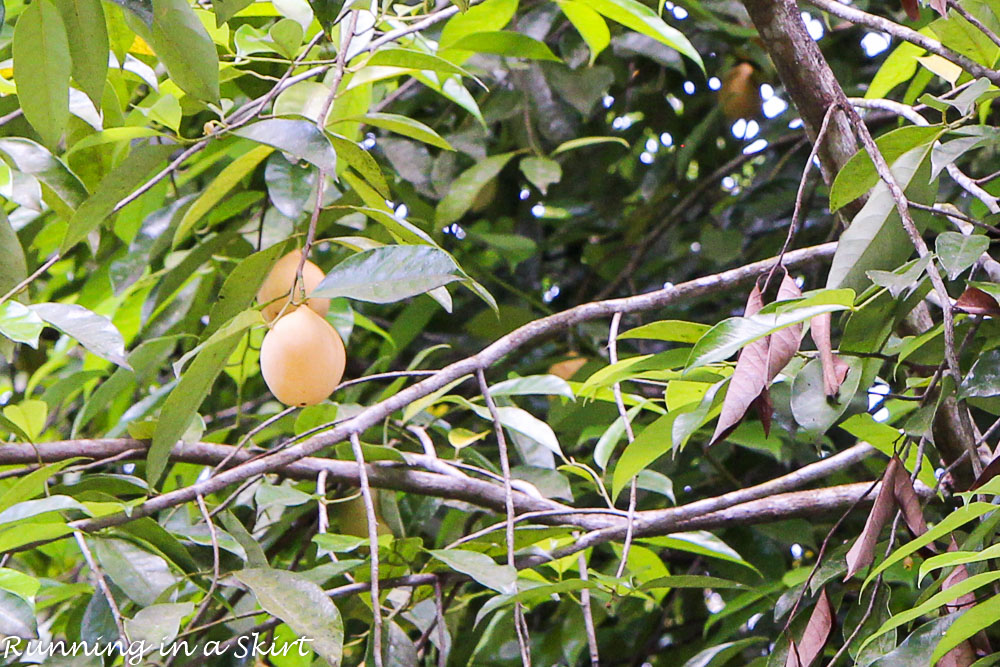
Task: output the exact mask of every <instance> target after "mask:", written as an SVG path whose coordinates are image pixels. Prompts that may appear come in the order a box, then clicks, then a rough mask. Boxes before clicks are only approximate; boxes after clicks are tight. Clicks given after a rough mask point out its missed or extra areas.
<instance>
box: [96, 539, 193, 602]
mask: <svg viewBox="0 0 1000 667" xmlns="http://www.w3.org/2000/svg"><path fill="white" fill-rule="evenodd" d="M87 541H88V542H90V543H91V544H92V550H93V552H94V556H95V557H96V558H97V562H98V564H99V565H100V566H101V568H102V569H103V570H104V573H105V574H106V575H107V576H108V577H110V579H111V581H113V582H114V583H115V585H117V586H118V587H119V588H121V589H122V591H123V592H124V593H125V594H126V595H128V596H129V597H130V598H131V599H132V600H134V601H135V602H137V603H139V604H140V605H142V606H143V607H149V606H152V605H154V604H156V602H157V600H158V598H159V597H160V595H161V594H162V593H163V592H164V591H166V590H167V589H169V588H172V587H173V586H176V585H177V583H178V576H177V575H176V574H174V573H173V572H172V571H171V569H170V565H169V564H168V563H167V561H166V560H165V559H164V558H162V557H161V556H159V555H158V554H155V553H152V552H151V551H147V550H146V549H143V548H141V547H139V546H137V545H136V544H133V543H132V542H130V541H128V540H123V539H121V538H117V537H115V538H104V537H93V538H87Z"/></svg>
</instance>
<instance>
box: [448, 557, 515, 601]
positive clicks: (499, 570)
mask: <svg viewBox="0 0 1000 667" xmlns="http://www.w3.org/2000/svg"><path fill="white" fill-rule="evenodd" d="M429 553H430V555H431V556H433V557H434V558H436V559H437V560H439V561H441V562H442V563H444V564H445V565H447V566H448V567H450V568H451V569H453V570H455V571H456V572H461V573H462V574H466V575H468V576H470V577H472V578H473V579H475V580H476V581H477V582H479V583H480V584H482V585H483V586H486V587H487V588H491V589H493V590H495V591H496V592H498V593H505V594H508V595H509V594H512V593H515V592H516V591H517V570H515V569H514V568H512V567H511V566H509V565H497V563H496V562H494V560H493V559H492V558H490V557H489V556H487V555H486V554H481V553H478V552H475V551H465V550H462V549H433V550H431V551H430V552H429Z"/></svg>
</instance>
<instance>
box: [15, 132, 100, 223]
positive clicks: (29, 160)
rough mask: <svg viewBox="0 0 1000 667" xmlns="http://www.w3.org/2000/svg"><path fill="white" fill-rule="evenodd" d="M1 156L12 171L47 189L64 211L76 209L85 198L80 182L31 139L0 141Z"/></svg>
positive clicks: (84, 189) (84, 191)
mask: <svg viewBox="0 0 1000 667" xmlns="http://www.w3.org/2000/svg"><path fill="white" fill-rule="evenodd" d="M0 154H2V155H3V158H4V161H5V162H7V164H9V165H10V166H11V167H13V168H14V169H17V170H18V171H20V172H23V173H25V174H29V175H31V176H34V177H35V178H37V179H38V180H39V181H41V182H42V183H44V184H45V185H47V186H48V187H49V188H50V189H51V190H52V192H54V193H55V195H56V196H57V197H59V199H60V200H62V202H63V204H64V205H65V206H66V207H67V208H69V209H75V208H76V207H78V206H79V205H80V204H82V203H83V201H84V200H85V199H86V198H87V188H86V187H84V185H83V181H81V180H80V179H79V177H77V175H76V174H74V173H73V172H72V171H70V169H69V167H67V166H66V165H65V164H63V162H62V161H61V160H60V159H59V158H57V157H55V156H53V155H52V153H50V152H49V151H48V149H47V148H45V147H44V146H41V145H40V144H37V143H35V142H34V141H32V140H31V139H23V138H21V137H8V138H6V139H0Z"/></svg>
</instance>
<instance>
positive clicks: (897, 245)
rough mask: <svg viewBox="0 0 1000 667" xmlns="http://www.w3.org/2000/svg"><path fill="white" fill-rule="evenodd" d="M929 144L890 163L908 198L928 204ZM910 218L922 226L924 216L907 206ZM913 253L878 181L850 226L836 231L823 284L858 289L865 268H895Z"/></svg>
mask: <svg viewBox="0 0 1000 667" xmlns="http://www.w3.org/2000/svg"><path fill="white" fill-rule="evenodd" d="M929 148H930V147H929V145H928V144H925V145H923V146H918V147H917V148H914V149H913V150H911V151H909V152H908V153H906V154H904V155H903V156H902V157H901V158H899V159H898V160H896V162H895V163H894V164H893V165H892V173H893V175H894V176H895V177H896V182H897V183H899V185H900V187H902V188H903V189H904V190H905V191H906V194H907V196H908V197H909V199H910V200H911V201H915V202H917V203H923V204H929V203H932V202H933V200H934V195H935V194H936V193H937V186H936V185H934V186H933V187H932V186H930V185H929V183H930V178H929V174H930V160H927V159H926V158H927V155H928V153H929ZM910 212H911V214H913V216H914V222H915V223H916V224H917V226H918V227H922V226H923V221H924V219H925V217H924V216H921V215H917V213H918V212H917V211H915V210H914V209H910ZM912 254H913V244H912V242H911V241H910V237H909V236H907V234H906V232H905V231H904V229H903V225H902V222H901V221H900V219H899V212H898V211H897V210H896V202H895V201H894V200H893V198H892V194H891V193H890V192H889V189H888V187H887V186H886V184H885V183H883V182H881V181H880V182H879V183H878V184H877V185H876V186H875V188H874V189H873V190H872V192H871V195H870V196H869V197H868V201H867V202H865V205H864V206H863V207H862V208H861V210H860V211H858V213H857V215H855V216H854V219H853V220H852V221H851V225H850V227H848V228H847V230H846V231H845V232H844V233H843V234H841V235H840V242H839V244H838V246H837V252H836V253H835V254H834V256H833V262H832V265H831V266H830V272H829V274H828V276H827V282H826V285H827V287H851V288H854V289H855V290H859V291H860V290H861V289H863V288H865V287H867V286H868V283H869V280H868V277H867V275H866V272H867V271H869V270H871V269H879V270H889V269H895V268H896V267H898V266H899V265H900V264H902V263H903V262H905V261H906V260H907V259H908V258H909V257H910V255H912Z"/></svg>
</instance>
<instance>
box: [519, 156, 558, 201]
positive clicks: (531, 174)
mask: <svg viewBox="0 0 1000 667" xmlns="http://www.w3.org/2000/svg"><path fill="white" fill-rule="evenodd" d="M518 167H519V168H520V170H521V173H522V174H524V177H525V178H527V179H528V180H529V181H530V182H531V184H532V185H534V186H535V187H536V188H538V190H539V192H541V193H542V194H543V195H546V194H548V192H549V186H550V185H552V184H553V183H558V182H559V181H561V180H562V167H561V166H559V163H558V162H556V161H555V160H551V159H549V158H546V157H534V156H532V157H526V158H524V159H523V160H521V162H520V164H518Z"/></svg>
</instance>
